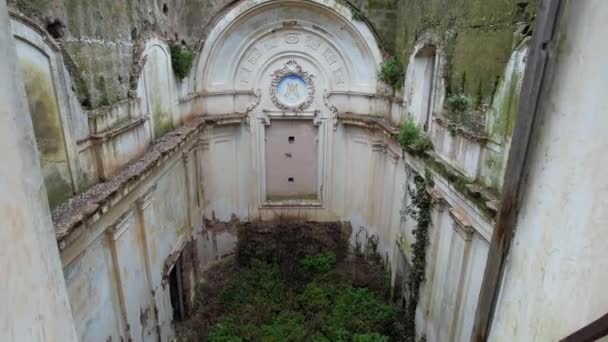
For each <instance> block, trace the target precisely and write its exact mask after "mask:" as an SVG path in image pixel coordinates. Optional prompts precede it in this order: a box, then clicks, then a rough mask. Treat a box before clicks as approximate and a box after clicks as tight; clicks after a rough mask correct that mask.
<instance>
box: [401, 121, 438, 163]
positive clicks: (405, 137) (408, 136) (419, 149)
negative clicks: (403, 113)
mask: <svg viewBox="0 0 608 342" xmlns="http://www.w3.org/2000/svg"><path fill="white" fill-rule="evenodd" d="M399 143H400V144H401V147H403V148H404V149H405V150H406V151H408V152H410V153H412V154H414V155H418V156H423V155H425V154H426V152H427V151H430V150H432V149H433V144H432V143H431V141H430V140H429V138H428V137H427V136H426V134H424V133H423V132H422V130H421V129H420V125H419V124H418V123H417V122H416V121H414V119H413V118H411V117H410V118H408V119H407V120H405V121H404V122H403V123H402V124H401V128H400V130H399Z"/></svg>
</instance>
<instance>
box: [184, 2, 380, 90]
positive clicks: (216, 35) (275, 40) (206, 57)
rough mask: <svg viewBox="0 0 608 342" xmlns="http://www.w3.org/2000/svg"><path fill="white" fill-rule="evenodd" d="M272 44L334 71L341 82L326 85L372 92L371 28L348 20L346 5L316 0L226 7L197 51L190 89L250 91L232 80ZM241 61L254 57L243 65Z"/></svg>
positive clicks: (375, 58)
mask: <svg viewBox="0 0 608 342" xmlns="http://www.w3.org/2000/svg"><path fill="white" fill-rule="evenodd" d="M287 5H288V6H287ZM272 50H276V51H282V52H284V53H290V52H296V51H298V52H302V53H308V54H309V55H310V56H313V57H314V59H316V60H318V64H319V65H322V64H324V63H325V64H328V65H331V66H332V67H331V68H329V69H331V71H330V73H331V72H335V73H336V75H337V76H338V77H340V81H339V85H344V86H338V87H332V88H335V89H336V90H338V91H342V92H360V93H376V88H377V69H378V65H379V64H380V63H381V61H382V55H381V52H380V49H379V47H378V44H377V42H376V38H375V35H374V33H373V32H372V31H371V30H370V29H369V27H368V26H367V25H366V24H365V23H363V22H359V21H355V20H352V15H351V13H350V9H349V8H347V7H345V6H343V5H341V4H339V3H337V2H335V1H319V0H314V1H313V0H310V1H293V0H281V1H268V0H265V1H257V2H243V3H241V4H239V5H237V6H235V7H234V8H232V9H231V10H229V11H228V12H227V13H226V14H225V15H224V17H222V18H221V19H220V20H219V21H218V22H217V24H216V25H215V26H214V27H213V28H212V29H211V31H210V32H209V34H208V35H207V39H206V43H205V45H204V46H203V47H202V49H201V51H199V53H198V56H197V59H196V62H195V64H194V68H193V71H192V76H191V91H192V92H195V93H201V92H202V93H209V92H228V91H237V90H238V91H243V90H250V91H253V85H249V86H247V85H243V84H239V82H238V81H236V80H238V77H239V74H238V73H239V72H241V76H242V77H247V76H252V75H244V74H255V73H256V72H257V71H259V69H255V68H256V65H255V64H256V63H257V62H258V59H261V58H268V55H269V54H270V53H271V52H273V51H272ZM247 61H254V62H256V63H252V65H250V67H249V68H248V67H244V66H243V65H244V63H246V62H247ZM237 66H240V67H241V69H237ZM338 66H339V67H338ZM340 68H341V69H340ZM325 72H327V71H325ZM230 75H236V77H232V79H231V77H230ZM344 77H349V78H350V79H349V82H345V81H343V80H342V78H344ZM235 81H236V82H235ZM247 83H249V82H247ZM334 85H335V84H334Z"/></svg>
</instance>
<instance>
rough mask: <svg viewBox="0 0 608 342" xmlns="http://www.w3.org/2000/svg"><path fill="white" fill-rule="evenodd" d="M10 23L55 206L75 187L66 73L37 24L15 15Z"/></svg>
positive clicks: (53, 46) (55, 48)
mask: <svg viewBox="0 0 608 342" xmlns="http://www.w3.org/2000/svg"><path fill="white" fill-rule="evenodd" d="M11 26H12V30H13V36H14V38H15V46H16V50H17V58H18V62H19V66H20V72H21V77H22V79H23V83H24V86H25V90H26V96H27V101H28V105H29V112H30V116H31V119H32V124H33V128H34V136H35V138H36V143H37V147H38V153H39V157H40V166H41V169H42V175H43V177H44V184H45V187H46V190H47V196H48V200H49V205H50V206H51V207H55V206H57V205H59V204H60V203H61V202H63V201H64V200H66V199H67V198H69V197H70V196H72V195H73V194H74V192H75V191H76V190H77V182H76V179H75V177H74V174H73V173H74V159H75V157H74V151H73V144H74V142H73V140H72V134H73V133H74V132H71V129H70V128H71V127H72V125H73V123H71V121H72V120H71V119H72V116H71V114H70V104H69V102H68V100H67V98H68V96H67V93H68V92H67V88H66V83H65V79H66V77H67V75H65V74H64V73H65V70H64V69H63V60H62V57H61V53H60V48H59V46H58V45H57V44H56V43H55V42H54V40H53V38H52V37H50V36H49V35H48V34H47V33H46V32H45V31H44V30H43V29H42V28H41V27H39V26H38V25H37V24H35V23H34V22H32V21H31V20H29V19H27V18H25V17H22V16H20V15H18V14H12V20H11Z"/></svg>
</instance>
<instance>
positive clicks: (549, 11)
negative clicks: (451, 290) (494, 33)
mask: <svg viewBox="0 0 608 342" xmlns="http://www.w3.org/2000/svg"><path fill="white" fill-rule="evenodd" d="M563 3H564V1H563V0H542V1H541V3H540V8H539V10H538V16H537V21H536V29H535V32H534V35H533V38H532V42H531V47H530V52H529V55H528V62H527V65H526V72H525V75H524V81H523V84H522V91H521V96H520V103H519V108H518V115H517V120H516V123H515V127H514V130H513V137H512V140H511V141H512V145H511V149H510V151H509V159H508V162H507V168H506V171H505V178H504V183H503V184H504V185H503V192H502V200H501V207H500V210H499V212H498V216H497V221H496V226H495V227H494V232H493V235H492V241H491V244H490V249H489V252H488V260H487V263H486V269H485V272H484V278H483V283H482V286H481V291H480V297H479V302H478V304H477V311H476V314H475V323H474V325H473V333H472V335H471V341H476V342H483V341H487V339H488V337H489V335H490V328H491V325H492V321H493V318H494V311H495V306H496V301H497V298H498V294H499V291H500V285H501V282H502V277H503V273H504V268H505V260H506V258H507V256H508V255H509V250H510V247H511V240H512V237H513V233H514V231H515V225H516V220H517V213H518V210H519V204H520V199H521V197H522V194H523V192H524V191H523V190H524V189H525V187H524V186H523V184H524V183H525V175H526V173H527V169H528V166H529V163H530V161H529V152H530V149H531V146H530V145H531V144H530V142H531V137H532V135H533V134H534V132H535V131H538V127H536V126H537V122H538V121H539V120H538V119H539V117H540V114H539V104H540V103H542V99H543V97H544V96H545V93H546V92H547V90H548V89H547V88H548V86H549V85H550V84H551V76H552V70H553V67H554V58H553V57H554V52H555V48H556V44H557V34H558V29H559V19H560V17H561V12H562V7H563Z"/></svg>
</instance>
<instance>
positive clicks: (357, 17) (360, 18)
mask: <svg viewBox="0 0 608 342" xmlns="http://www.w3.org/2000/svg"><path fill="white" fill-rule="evenodd" d="M351 12H352V18H353V20H357V21H364V20H365V15H363V12H361V11H359V10H357V9H355V8H353V9H351Z"/></svg>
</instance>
